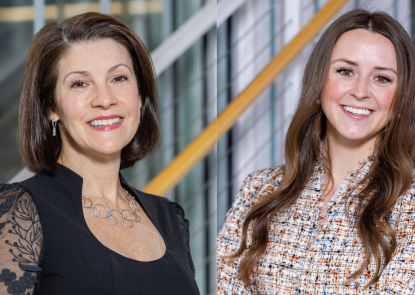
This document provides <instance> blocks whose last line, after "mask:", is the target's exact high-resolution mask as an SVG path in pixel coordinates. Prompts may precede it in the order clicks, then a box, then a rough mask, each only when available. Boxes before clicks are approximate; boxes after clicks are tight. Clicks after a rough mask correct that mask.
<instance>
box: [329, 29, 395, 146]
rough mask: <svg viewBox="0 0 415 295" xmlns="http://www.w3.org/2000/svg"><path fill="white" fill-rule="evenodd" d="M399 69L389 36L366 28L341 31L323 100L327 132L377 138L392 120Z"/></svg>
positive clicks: (350, 138) (344, 136)
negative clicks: (342, 32)
mask: <svg viewBox="0 0 415 295" xmlns="http://www.w3.org/2000/svg"><path fill="white" fill-rule="evenodd" d="M397 73H398V66H397V61H396V54H395V48H394V46H393V44H392V42H391V41H390V40H389V39H387V38H386V37H384V36H382V35H380V34H377V33H372V32H370V31H368V30H364V29H356V30H352V31H348V32H346V33H344V34H343V35H341V37H340V38H339V39H338V41H337V42H336V44H335V46H334V48H333V52H332V55H331V60H330V66H329V73H328V78H327V83H326V86H325V89H324V92H323V97H322V102H321V103H322V108H323V111H324V114H325V115H326V118H327V133H326V136H329V137H332V138H336V139H337V140H340V141H342V140H346V141H348V142H350V141H355V142H360V143H364V142H368V141H373V142H374V140H375V139H376V138H377V136H378V135H379V133H380V132H381V130H382V129H383V128H384V127H385V126H386V124H387V123H388V122H389V119H390V114H391V105H392V100H393V96H394V94H395V90H396V85H397V79H398V74H397Z"/></svg>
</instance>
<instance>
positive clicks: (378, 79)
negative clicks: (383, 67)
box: [375, 76, 391, 84]
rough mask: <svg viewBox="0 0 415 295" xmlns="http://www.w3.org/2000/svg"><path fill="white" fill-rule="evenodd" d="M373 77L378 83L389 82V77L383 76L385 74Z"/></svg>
mask: <svg viewBox="0 0 415 295" xmlns="http://www.w3.org/2000/svg"><path fill="white" fill-rule="evenodd" d="M375 79H376V81H378V82H379V83H382V84H385V83H388V82H391V79H389V78H388V77H385V76H377V77H376V78H375Z"/></svg>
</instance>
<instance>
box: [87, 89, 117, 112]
mask: <svg viewBox="0 0 415 295" xmlns="http://www.w3.org/2000/svg"><path fill="white" fill-rule="evenodd" d="M96 89H97V90H96V93H95V96H94V98H93V99H92V106H93V107H97V108H102V109H104V110H106V109H108V108H110V107H111V106H113V105H116V104H117V102H118V100H117V98H116V97H115V96H114V94H113V93H112V92H111V89H110V87H109V86H108V85H96Z"/></svg>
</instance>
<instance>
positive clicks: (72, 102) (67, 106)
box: [57, 95, 86, 123]
mask: <svg viewBox="0 0 415 295" xmlns="http://www.w3.org/2000/svg"><path fill="white" fill-rule="evenodd" d="M57 103H58V110H59V117H60V118H61V120H62V121H63V122H64V123H65V122H71V121H72V122H75V120H76V119H80V118H82V116H83V115H84V114H85V111H84V110H85V106H86V100H85V98H84V97H81V98H80V97H79V96H74V95H66V96H62V97H61V98H60V99H58V102H57Z"/></svg>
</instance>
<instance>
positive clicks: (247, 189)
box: [235, 166, 284, 205]
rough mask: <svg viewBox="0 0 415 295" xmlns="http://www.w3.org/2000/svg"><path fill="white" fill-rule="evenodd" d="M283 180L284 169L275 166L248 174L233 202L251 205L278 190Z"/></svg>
mask: <svg viewBox="0 0 415 295" xmlns="http://www.w3.org/2000/svg"><path fill="white" fill-rule="evenodd" d="M283 178H284V167H283V166H277V167H271V168H266V169H262V170H258V171H255V172H252V173H250V174H249V175H248V176H247V177H246V178H245V180H244V181H243V182H242V185H241V188H240V190H239V192H238V195H237V197H236V199H235V202H238V199H239V201H242V202H245V203H247V204H246V205H252V203H256V202H257V201H259V200H260V199H262V198H263V197H265V196H267V195H268V194H270V193H271V192H273V191H274V190H276V189H277V188H278V186H279V185H280V183H281V181H282V179H283Z"/></svg>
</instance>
